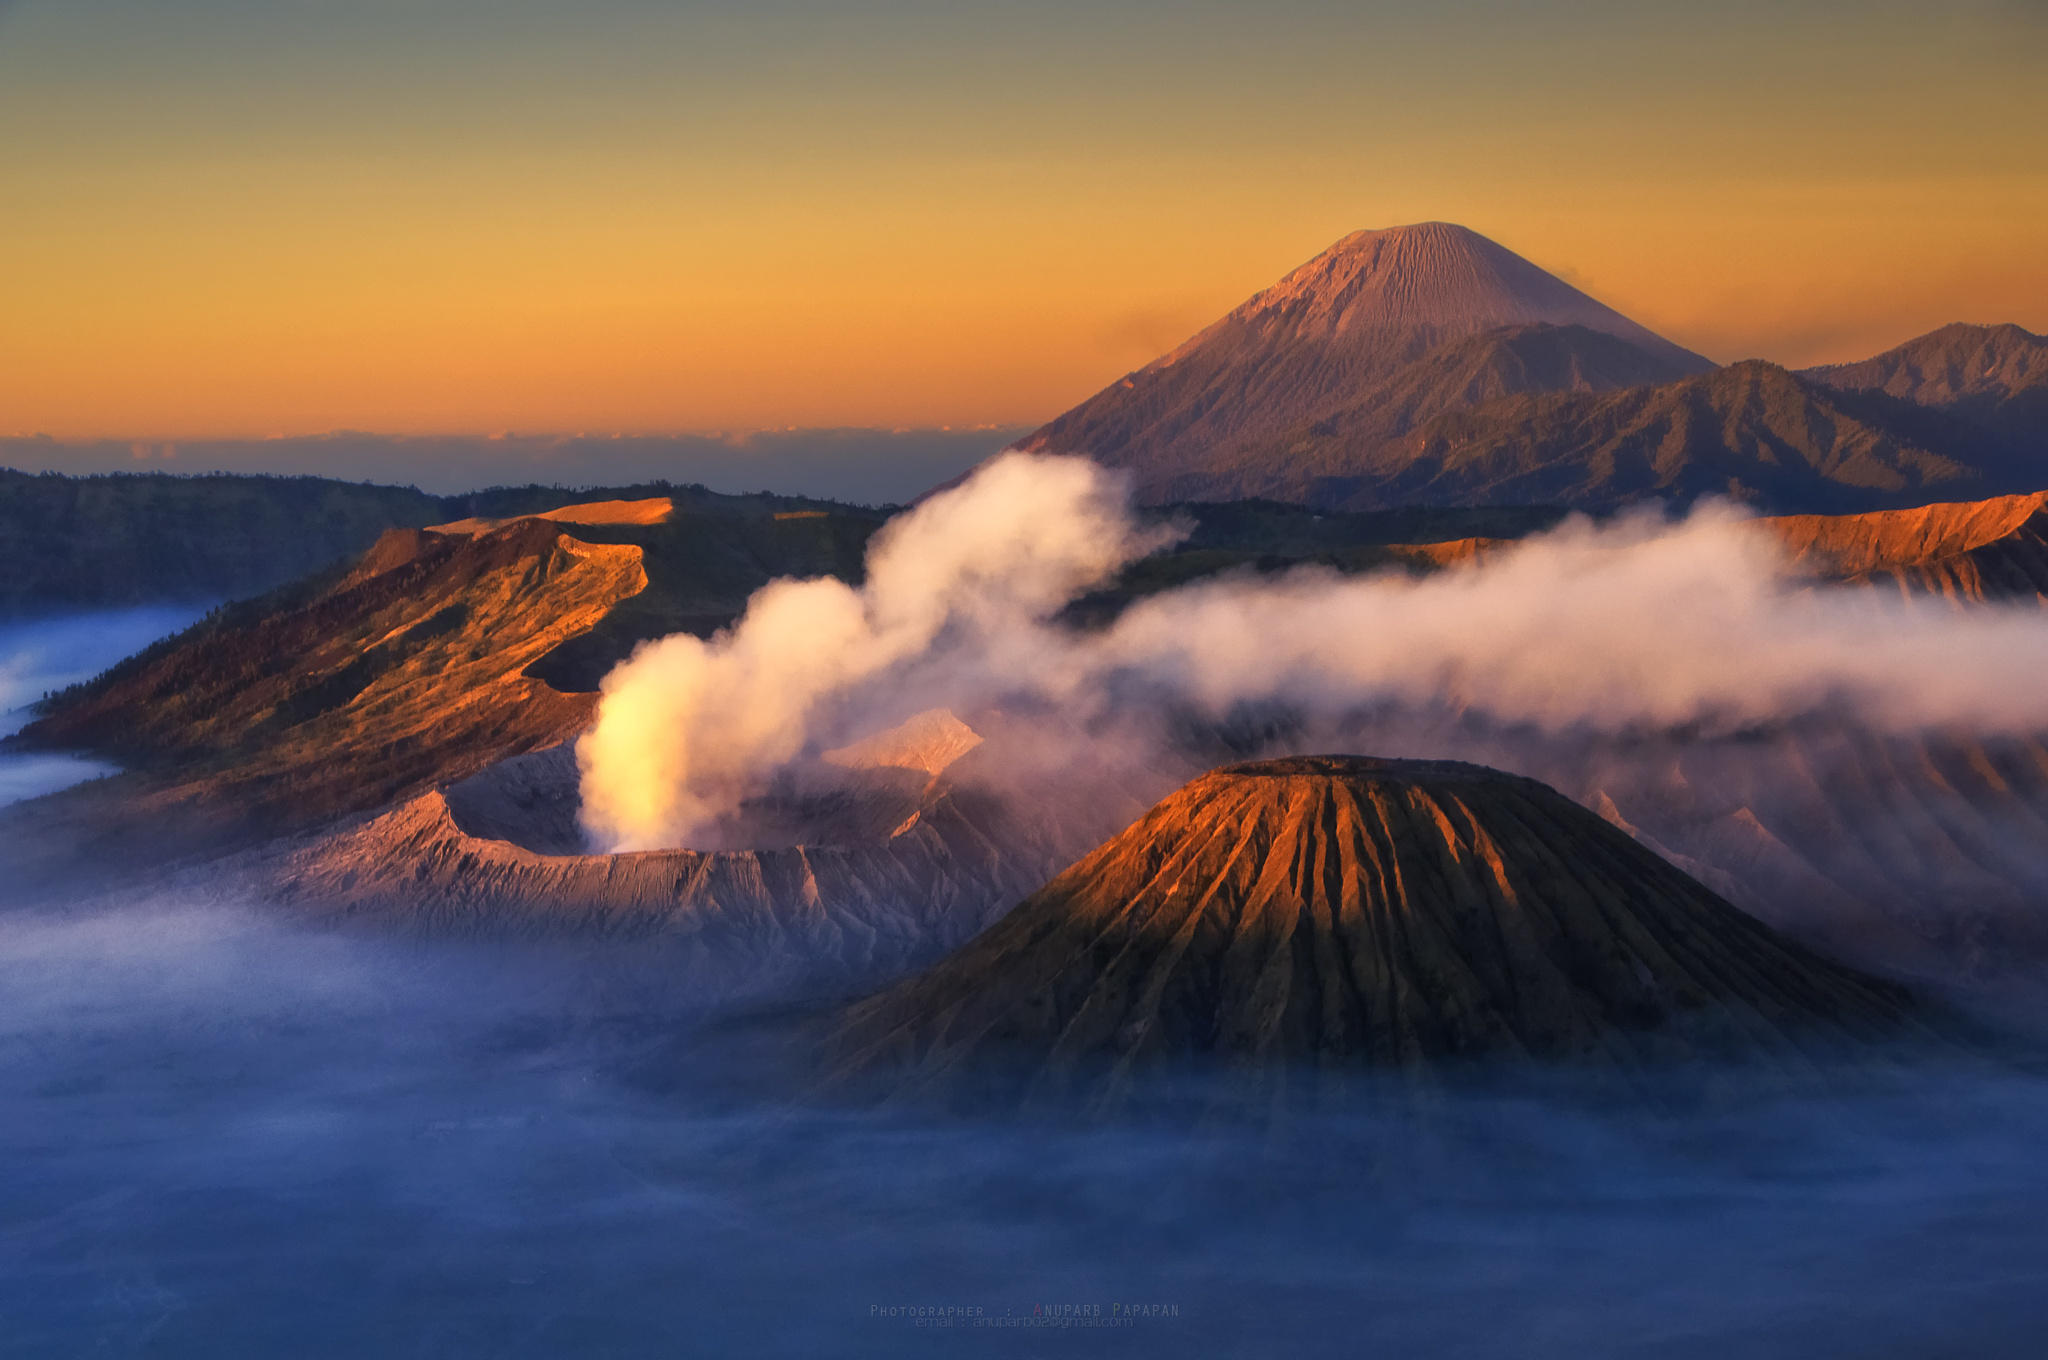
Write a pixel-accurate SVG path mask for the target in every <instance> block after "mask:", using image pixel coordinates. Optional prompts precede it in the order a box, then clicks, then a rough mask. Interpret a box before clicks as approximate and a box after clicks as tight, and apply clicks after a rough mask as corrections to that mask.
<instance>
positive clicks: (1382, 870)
mask: <svg viewBox="0 0 2048 1360" xmlns="http://www.w3.org/2000/svg"><path fill="white" fill-rule="evenodd" d="M1908 1024H1910V1004H1909V1000H1908V998H1907V996H1906V994H1905V993H1903V992H1902V991H1900V990H1899V989H1897V988H1895V987H1893V986H1892V985H1890V984H1887V983H1883V982H1879V981H1876V980H1874V979H1871V978H1869V977H1866V976H1863V975H1861V974H1859V973H1856V972H1853V971H1851V970H1849V969H1846V968H1843V967H1841V966H1839V965H1836V964H1833V963H1830V962H1828V961H1826V960H1824V959H1822V958H1821V957H1819V956H1818V955H1816V954H1813V953H1811V952H1809V951H1808V950H1806V949H1805V948H1803V947H1801V946H1799V945H1796V944H1793V943H1792V942H1790V941H1788V940H1786V939H1784V938H1783V937H1781V936H1779V935H1777V934H1776V933H1774V932H1773V931H1771V930H1770V929H1769V928H1767V927H1765V926H1763V925H1762V924H1760V923H1759V922H1757V921H1756V920H1754V919H1752V918H1751V917H1749V916H1746V915H1744V914H1743V913H1742V912H1740V911H1738V910H1736V909H1735V908H1734V907H1731V906H1730V905H1728V903H1727V902H1725V901H1723V900H1722V899H1721V898H1720V897H1718V896H1716V895H1715V894H1714V893H1712V892H1711V891H1709V890H1708V889H1706V888H1705V887H1703V886H1702V885H1701V884H1699V883H1698V882H1696V881H1695V880H1693V879H1692V878H1690V877H1688V876H1687V875H1686V874H1684V873H1682V872H1680V871H1679V870H1678V869H1676V868H1674V867H1672V866H1671V865H1670V864H1668V863H1666V862H1665V861H1664V860H1662V859H1660V858H1659V857H1658V856H1656V855H1655V854H1653V853H1651V852H1650V851H1649V850H1647V849H1645V848H1643V847H1642V846H1641V845H1639V844H1637V843H1636V842H1635V841H1633V840H1631V839H1630V838H1629V837H1628V836H1626V835H1625V834H1623V833H1622V832H1621V831H1619V830H1617V829H1616V828H1614V827H1612V826H1610V825H1608V824H1607V823H1605V822H1603V821H1601V820H1600V819H1599V818H1598V817H1596V816H1594V815H1593V814H1592V813H1589V812H1588V811H1586V810H1585V809H1584V808H1581V807H1579V806H1578V805H1577V804H1574V803H1572V802H1571V801H1569V800H1568V799H1566V798H1565V797H1563V796H1562V795H1561V794H1558V793H1556V792H1554V791H1553V790H1551V789H1550V788H1548V787H1546V786H1545V785H1542V784H1539V783H1537V782H1535V781H1534V780H1529V779H1524V778H1520V777H1517V776H1511V775H1505V774H1501V773H1498V772H1496V771H1493V770H1489V769H1485V768H1482V767H1479V766H1472V765H1463V764H1458V763H1454V762H1442V761H1426V762H1421V761H1386V760H1371V759H1365V758H1360V757H1350V756H1328V757H1296V758H1291V759H1285V760H1275V761H1267V762H1262V763H1257V764H1251V765H1240V766H1233V767H1229V768H1226V769H1222V770H1218V771H1215V772H1212V773H1210V774H1208V775H1205V776H1203V777H1202V778H1200V779H1198V780H1196V781H1195V782H1193V783H1192V784H1189V785H1188V786H1186V787H1185V788H1183V789H1182V790H1180V791H1179V792H1178V793H1176V794H1174V795H1173V796H1171V797H1169V798H1168V799H1166V800H1165V801H1164V802H1162V803H1160V804H1159V805H1158V806H1156V807H1154V808H1153V809H1152V810H1151V811H1150V812H1148V813H1147V814H1146V815H1145V816H1144V817H1143V818H1141V819H1140V820H1139V821H1138V822H1137V823H1136V824H1134V825H1133V826H1132V827H1130V829H1128V830H1127V831H1125V832H1124V833H1123V834H1121V835H1119V836H1117V837H1116V838H1115V839H1114V840H1111V841H1110V842H1108V843H1107V844H1105V845H1104V846H1102V847H1101V848H1100V849H1098V850H1096V851H1095V852H1094V853H1093V854H1091V855H1089V856H1088V857H1087V858H1085V859H1083V860H1081V861H1080V862H1079V863H1077V864H1075V865H1074V866H1073V867H1072V868H1070V869H1068V870H1067V871H1066V872H1065V873H1063V874H1061V875H1060V876H1059V877H1058V878H1056V879H1054V880H1053V881H1052V882H1051V883H1049V884H1047V885H1046V887H1044V888H1043V889H1041V890H1040V891H1039V892H1038V893H1037V894H1035V895H1034V896H1032V897H1031V898H1029V899H1027V900H1026V901H1025V902H1024V903H1023V904H1022V905H1021V906H1019V907H1017V908H1016V909H1015V910H1014V911H1012V912H1011V913H1009V914H1008V915H1007V916H1005V917H1004V918H1003V919H1002V920H1001V921H999V922H998V923H997V924H996V925H994V926H992V927H991V928H990V929H988V930H987V931H986V932H984V933H983V934H982V935H981V936H980V937H978V938H977V939H975V940H974V941H973V942H972V943H971V944H970V945H968V946H967V947H966V948H964V949H962V950H961V951H959V952H958V953H957V954H955V955H954V956H952V957H951V958H949V959H947V960H946V961H945V962H944V963H942V964H940V965H939V966H937V967H936V968H933V969H932V970H930V971H929V972H928V973H926V974H925V975H924V976H922V977H919V978H917V979H915V980H913V981H910V982H907V983H905V984H902V985H901V986H899V987H897V988H895V989H893V990H891V991H889V992H886V993H884V994H882V995H881V996H879V997H877V998H874V999H872V1000H870V1001H868V1002H865V1003H863V1004H861V1005H859V1006H857V1007H855V1008H854V1009H853V1010H852V1011H851V1012H850V1013H849V1015H848V1017H847V1020H846V1023H845V1026H844V1029H843V1031H842V1033H841V1035H840V1040H839V1041H840V1051H841V1053H842V1054H843V1055H844V1060H845V1064H846V1067H847V1068H848V1069H850V1070H852V1071H854V1072H860V1071H863V1070H882V1071H889V1072H893V1071H896V1070H898V1069H901V1071H902V1072H904V1073H905V1074H906V1075H907V1076H908V1078H909V1080H910V1082H911V1084H912V1085H919V1084H923V1083H927V1082H935V1081H939V1080H941V1079H944V1078H947V1077H949V1076H952V1075H955V1074H957V1073H961V1072H963V1070H964V1069H967V1068H968V1067H970V1066H971V1065H972V1066H979V1065H982V1064H988V1065H989V1066H988V1069H987V1070H995V1069H996V1068H1000V1067H1002V1066H1004V1065H1005V1064H1007V1063H1011V1062H1017V1061H1021V1062H1022V1063H1023V1065H1024V1066H1025V1068H1026V1069H1027V1070H1028V1071H1030V1073H1031V1079H1032V1080H1033V1081H1034V1083H1035V1084H1036V1086H1037V1089H1038V1090H1040V1091H1041V1092H1044V1093H1046V1094H1053V1093H1056V1092H1057V1091H1058V1090H1060V1089H1061V1088H1064V1087H1067V1086H1068V1085H1069V1084H1070V1083H1073V1082H1076V1081H1080V1082H1091V1083H1092V1082H1093V1081H1094V1080H1095V1079H1098V1078H1100V1077H1102V1076H1103V1075H1104V1074H1105V1072H1107V1074H1108V1075H1109V1078H1110V1089H1114V1087H1115V1085H1116V1082H1117V1081H1118V1080H1120V1079H1121V1078H1122V1077H1123V1076H1124V1075H1126V1074H1127V1073H1128V1072H1129V1071H1130V1070H1131V1069H1132V1068H1133V1067H1134V1066H1135V1065H1136V1064H1138V1063H1140V1062H1142V1061H1143V1060H1146V1059H1154V1058H1160V1057H1167V1056H1174V1055H1191V1054H1205V1053H1206V1054H1216V1055H1221V1056H1223V1057H1226V1058H1228V1059H1230V1060H1233V1061H1235V1062H1238V1063H1243V1064H1252V1065H1265V1064H1273V1063H1282V1062H1287V1061H1304V1060H1306V1061H1314V1062H1319V1063H1321V1064H1323V1065H1325V1066H1328V1065H1351V1064H1365V1065H1391V1066H1406V1067H1414V1066H1418V1065H1427V1064H1430V1063H1433V1062H1435V1061H1438V1060H1442V1059H1448V1058H1453V1057H1459V1056H1478V1055H1506V1056H1516V1057H1521V1056H1537V1057H1546V1058H1569V1059H1576V1060H1583V1061H1587V1062H1592V1063H1595V1064H1622V1065H1635V1064H1640V1063H1647V1062H1654V1061H1658V1060H1663V1059H1681V1058H1689V1057H1694V1056H1703V1055H1723V1054H1726V1055H1742V1056H1764V1057H1774V1058H1779V1059H1785V1060H1788V1061H1789V1062H1791V1063H1793V1064H1795V1065H1796V1064H1799V1063H1801V1062H1803V1061H1804V1060H1805V1055H1807V1054H1809V1053H1813V1052H1820V1051H1827V1050H1834V1049H1837V1048H1840V1047H1842V1046H1844V1045H1848V1046H1854V1045H1857V1044H1861V1043H1863V1042H1866V1041H1874V1040H1878V1039H1881V1038H1883V1037H1885V1036H1887V1035H1891V1034H1895V1033H1897V1032H1898V1031H1899V1030H1900V1029H1901V1027H1903V1026H1906V1025H1908Z"/></svg>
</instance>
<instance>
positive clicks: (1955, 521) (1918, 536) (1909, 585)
mask: <svg viewBox="0 0 2048 1360" xmlns="http://www.w3.org/2000/svg"><path fill="white" fill-rule="evenodd" d="M1764 523H1765V525H1766V526H1767V527H1768V528H1770V529H1771V530H1772V531H1773V532H1774V533H1776V534H1777V535H1778V536H1779V537H1780V538H1781V539H1783V540H1784V543H1785V546H1786V547H1787V549H1789V550H1790V553H1791V557H1792V561H1793V565H1794V566H1795V567H1797V568H1800V569H1803V570H1808V571H1812V572H1814V573H1816V574H1818V575H1821V576H1824V577H1826V578H1828V579H1831V580H1840V581H1850V582H1857V583H1869V582H1881V581H1888V582H1892V583H1895V584H1897V585H1898V587H1899V588H1900V589H1901V590H1904V591H1908V592H1918V593H1924V594H1930V595H1939V596H1942V597H1943V598H1945V599H1950V600H1955V601H1969V602H1981V601H1984V600H2007V601H2013V600H2030V599H2031V600H2034V601H2037V602H2042V603H2048V492H2036V493H2035V494H2033V495H2031V496H2001V497H1997V498H1994V499H1992V500H1985V501H1962V502H1941V503H1936V504H1934V505H1923V506H1919V507H1917V508H1915V509H1912V510H1880V511H1876V512H1873V513H1871V514H1867V515H1791V516H1786V517H1783V518H1779V519H1769V520H1765V521H1764Z"/></svg>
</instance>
